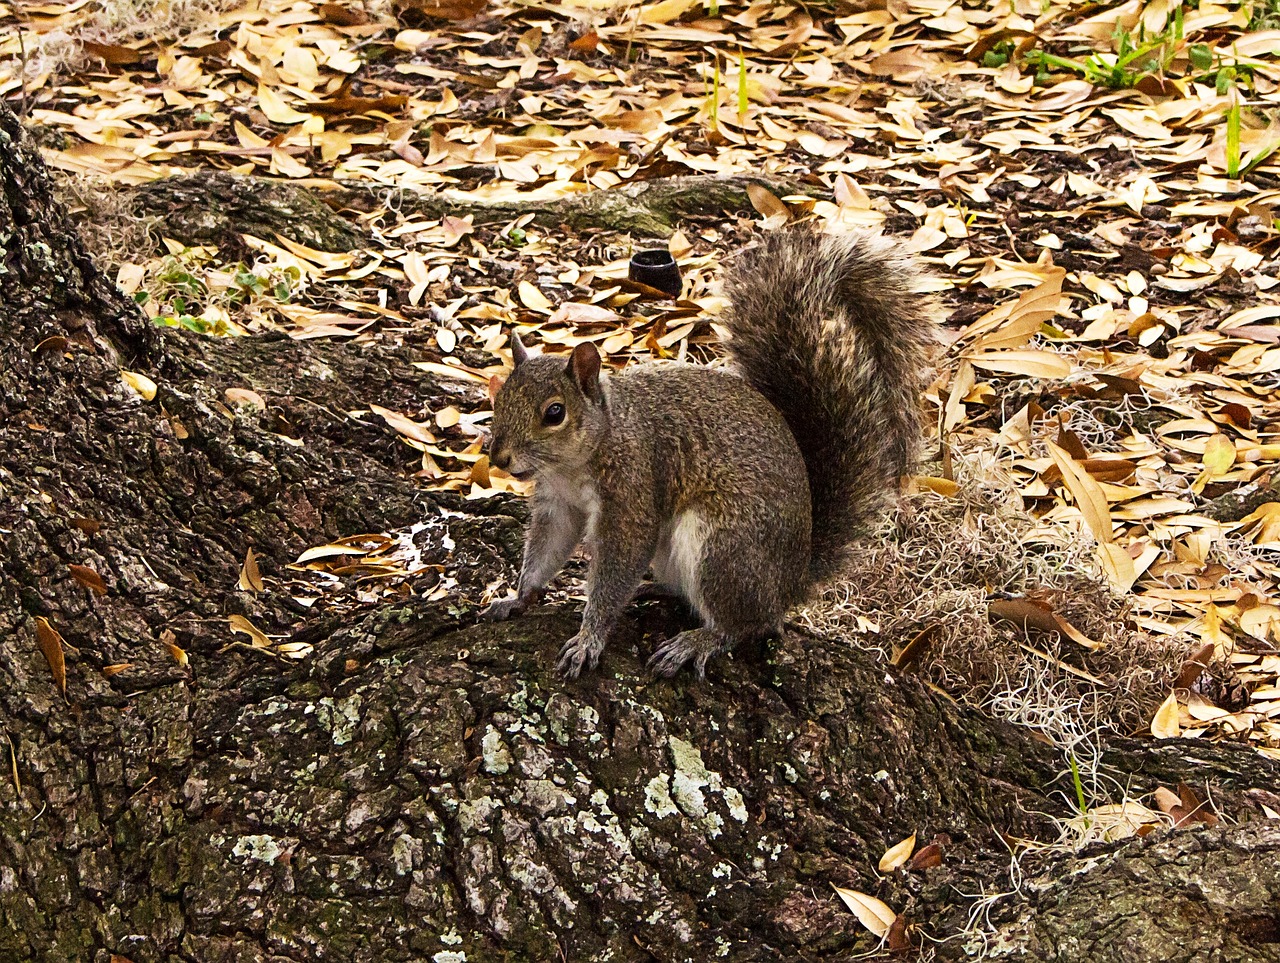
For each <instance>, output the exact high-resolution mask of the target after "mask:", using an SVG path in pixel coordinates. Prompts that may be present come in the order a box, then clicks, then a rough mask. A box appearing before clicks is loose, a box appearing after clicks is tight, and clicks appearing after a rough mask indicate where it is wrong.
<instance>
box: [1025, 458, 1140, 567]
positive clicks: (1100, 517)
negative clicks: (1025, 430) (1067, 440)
mask: <svg viewBox="0 0 1280 963" xmlns="http://www.w3.org/2000/svg"><path fill="white" fill-rule="evenodd" d="M1046 444H1047V445H1048V446H1049V454H1050V455H1051V456H1052V457H1053V463H1054V464H1055V465H1057V466H1058V470H1059V471H1060V472H1062V480H1063V482H1064V483H1065V484H1066V486H1067V489H1068V491H1070V492H1071V495H1072V497H1073V498H1074V499H1075V501H1076V508H1078V509H1080V514H1081V515H1083V516H1084V521H1085V524H1086V525H1088V526H1089V531H1091V532H1093V537H1094V538H1096V539H1097V540H1098V541H1099V542H1110V541H1111V538H1112V535H1111V511H1110V509H1108V508H1107V496H1106V495H1105V494H1104V493H1103V491H1102V486H1101V485H1099V484H1098V482H1097V481H1096V480H1095V479H1094V477H1093V476H1092V475H1090V474H1089V473H1088V472H1087V471H1085V470H1084V468H1082V467H1081V465H1080V463H1079V462H1078V461H1076V460H1075V459H1074V458H1072V457H1071V456H1070V455H1069V454H1067V453H1066V452H1065V451H1063V450H1062V449H1061V448H1059V447H1058V446H1057V445H1055V444H1054V443H1053V442H1051V441H1050V442H1046ZM1126 557H1127V556H1126ZM1132 564H1133V560H1132V559H1130V567H1132Z"/></svg>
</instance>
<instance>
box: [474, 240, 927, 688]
mask: <svg viewBox="0 0 1280 963" xmlns="http://www.w3.org/2000/svg"><path fill="white" fill-rule="evenodd" d="M921 278H922V275H921V273H920V271H919V270H918V269H917V267H916V265H915V263H914V261H913V259H912V258H910V257H909V256H905V255H903V254H901V253H899V252H898V251H897V250H895V247H894V243H893V242H892V241H891V240H888V239H886V238H883V237H878V236H871V235H867V234H861V233H850V234H843V235H823V234H819V233H816V232H814V231H811V230H807V229H797V228H791V229H787V230H783V231H780V232H776V233H773V234H770V235H766V236H765V238H764V239H763V240H762V241H761V242H760V243H759V244H757V245H755V246H754V247H752V248H748V249H747V250H746V251H745V252H744V253H743V254H742V255H740V256H739V258H738V260H737V263H736V264H735V265H733V266H732V267H731V269H730V271H729V274H728V277H727V278H726V281H725V293H726V294H727V295H728V298H729V302H730V309H729V311H728V313H727V315H726V317H725V319H724V322H723V324H724V327H725V328H726V329H727V331H728V334H729V340H728V343H727V345H726V348H727V351H728V355H729V360H730V362H731V365H732V369H733V370H725V369H718V368H708V367H703V366H700V365H693V364H683V363H675V362H655V363H648V364H641V365H637V366H635V367H630V368H626V369H625V370H622V371H620V372H618V373H615V374H605V373H603V372H602V371H601V365H600V354H599V352H598V351H597V350H596V348H595V346H594V345H593V344H591V343H589V342H583V343H580V344H578V345H577V346H576V347H575V348H574V349H573V353H572V354H571V355H570V356H569V357H568V359H567V360H566V359H565V357H563V356H559V357H556V356H551V355H531V354H530V353H529V352H528V351H527V350H526V349H525V347H524V345H523V344H522V343H521V342H520V339H519V338H518V337H517V336H516V335H515V334H514V333H513V334H512V336H511V347H512V355H513V360H514V368H513V370H512V372H511V374H510V376H509V377H508V378H507V380H506V381H505V383H502V384H501V387H500V388H497V390H496V393H495V394H494V397H493V403H494V404H493V425H492V438H491V442H490V461H491V463H492V464H493V465H495V466H497V467H498V468H500V469H503V470H504V471H507V472H509V473H510V474H511V475H513V476H515V477H516V478H519V479H528V478H532V479H534V480H535V485H534V492H533V495H532V499H531V504H530V513H531V520H530V523H529V529H528V532H527V535H526V539H525V545H524V559H523V563H522V567H521V571H520V579H519V583H518V588H517V594H516V596H515V597H514V598H505V599H499V600H497V601H495V602H493V603H492V604H491V605H490V606H489V607H488V608H487V609H486V610H485V612H484V614H483V617H484V618H486V619H490V620H500V619H506V618H509V617H511V616H513V615H518V614H520V613H522V612H524V611H525V610H526V609H527V608H528V607H529V606H530V605H531V604H533V603H534V602H535V601H536V600H537V599H538V598H539V597H540V595H541V592H542V589H543V588H544V586H546V584H547V583H548V582H549V581H551V579H552V578H554V577H555V575H556V574H557V573H558V572H559V571H560V569H561V568H562V567H563V566H564V564H565V563H566V562H567V561H568V559H569V557H570V555H572V554H573V552H574V550H575V549H576V548H577V546H578V544H579V543H580V542H585V543H586V546H587V548H588V550H589V552H590V556H591V561H590V567H589V572H588V584H587V605H586V610H585V612H584V614H583V618H582V626H581V629H580V631H579V632H578V634H577V635H575V636H574V637H573V638H572V639H570V640H569V641H568V642H566V643H565V644H564V647H563V648H562V649H561V651H560V655H559V659H558V661H557V668H558V669H559V671H560V672H561V674H562V675H564V676H565V677H568V678H576V677H577V676H578V674H579V673H580V672H581V671H582V670H583V669H584V668H594V667H595V665H596V663H597V661H598V660H599V658H600V653H601V651H602V650H603V649H604V647H605V643H606V642H607V641H608V638H609V635H610V632H611V631H612V629H613V628H614V626H615V624H616V622H617V620H618V617H619V615H620V614H621V613H622V611H623V609H624V608H625V606H626V605H627V604H628V603H629V602H630V601H631V599H632V597H633V595H634V594H635V591H636V589H637V588H638V587H639V585H640V582H641V580H642V578H643V577H644V575H645V572H646V571H647V570H649V569H650V568H652V570H653V573H654V576H655V579H656V580H657V581H659V582H661V583H663V584H665V585H666V586H667V587H669V588H672V589H675V590H676V591H677V592H678V593H679V594H680V595H682V596H683V597H684V598H685V599H686V600H687V601H688V602H689V603H690V605H691V606H692V608H693V609H694V610H695V612H696V613H697V614H698V616H699V617H700V619H701V623H702V624H701V627H699V628H695V629H691V630H689V631H685V632H680V633H679V634H677V635H675V636H674V637H672V638H670V639H667V640H666V641H665V642H662V643H661V644H660V645H658V647H657V649H656V650H655V651H654V653H653V656H652V658H651V659H650V660H649V667H650V668H651V669H652V670H653V671H654V672H655V673H656V674H658V675H662V676H671V675H674V674H675V673H676V672H677V671H678V670H679V669H680V668H681V667H682V666H683V665H685V664H687V663H692V665H693V668H694V670H695V672H696V673H697V676H698V678H699V679H701V678H703V677H704V674H705V670H706V664H707V660H708V659H710V658H711V657H712V656H714V655H716V654H717V653H721V652H725V651H728V650H729V649H731V648H732V647H733V646H734V645H735V644H738V643H743V642H752V641H763V640H764V639H767V638H770V637H774V636H777V635H780V634H781V632H782V628H783V618H784V616H785V614H786V612H787V611H788V609H790V608H791V607H792V606H794V605H796V604H797V603H799V602H800V601H802V600H803V599H804V597H805V595H806V594H807V592H808V591H809V589H810V588H812V587H813V586H814V585H815V584H817V583H818V582H820V581H822V580H824V579H826V578H829V577H830V576H831V575H833V574H834V573H835V572H836V571H837V569H838V568H839V567H840V565H841V563H842V562H843V561H845V560H846V559H847V557H848V554H849V552H850V546H851V543H852V542H853V540H854V539H855V537H856V536H858V535H859V534H863V533H864V532H865V529H866V528H867V526H868V523H869V522H871V521H873V520H874V519H875V518H876V517H877V516H878V515H879V514H880V513H881V512H882V510H883V509H884V507H885V503H886V501H887V500H888V497H889V495H890V494H891V493H892V492H895V491H896V489H897V486H898V482H899V479H900V478H901V476H902V475H903V473H904V472H905V471H906V469H907V466H908V463H909V461H910V459H911V457H912V454H913V450H914V448H915V446H916V444H917V442H918V438H919V435H920V430H921V428H920V420H919V397H918V392H919V389H920V385H921V378H922V375H923V373H924V370H925V367H926V365H927V363H928V361H929V360H930V354H931V349H932V345H933V344H934V342H935V340H936V338H935V333H934V332H935V324H936V322H935V320H934V301H933V299H932V298H931V297H930V296H929V295H927V294H925V293H923V291H922V284H921ZM496 384H497V383H496V379H495V382H494V385H495V387H496Z"/></svg>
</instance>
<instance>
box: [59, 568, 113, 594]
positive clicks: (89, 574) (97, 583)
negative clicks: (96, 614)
mask: <svg viewBox="0 0 1280 963" xmlns="http://www.w3.org/2000/svg"><path fill="white" fill-rule="evenodd" d="M67 567H68V568H69V569H71V576H72V577H73V578H74V579H75V580H76V581H77V582H79V583H80V584H81V585H83V586H84V587H85V588H87V589H90V590H91V591H93V592H95V593H97V594H98V595H106V594H107V583H106V582H104V581H103V580H102V576H101V575H99V574H98V573H97V572H95V571H94V570H93V569H91V568H89V566H87V565H69V566H67Z"/></svg>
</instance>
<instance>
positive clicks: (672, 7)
mask: <svg viewBox="0 0 1280 963" xmlns="http://www.w3.org/2000/svg"><path fill="white" fill-rule="evenodd" d="M697 2H698V0H659V2H658V3H652V4H649V5H648V6H647V7H642V8H641V9H640V18H639V19H640V22H641V23H670V22H671V21H672V20H675V19H677V18H679V17H681V16H683V15H684V13H685V12H686V11H688V10H689V9H690V8H692V7H693V5H694V4H695V3H697Z"/></svg>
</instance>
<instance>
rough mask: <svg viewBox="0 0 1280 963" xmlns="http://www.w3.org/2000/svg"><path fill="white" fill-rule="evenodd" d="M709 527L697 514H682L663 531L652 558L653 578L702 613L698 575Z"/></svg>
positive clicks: (692, 512) (665, 526) (690, 512)
mask: <svg viewBox="0 0 1280 963" xmlns="http://www.w3.org/2000/svg"><path fill="white" fill-rule="evenodd" d="M707 530H708V526H707V523H706V522H705V521H703V520H702V518H700V517H699V516H698V514H697V512H695V511H692V510H690V511H685V512H681V513H680V514H679V515H677V516H676V517H675V518H673V519H672V520H671V521H670V522H668V523H667V524H666V525H664V526H663V527H662V532H661V533H660V534H659V536H658V548H657V550H656V551H655V552H654V555H653V575H654V578H655V579H657V580H658V581H659V582H661V583H662V584H663V585H665V586H667V588H669V589H672V590H673V591H676V592H679V593H680V594H681V595H682V596H684V598H685V599H686V600H687V601H688V602H689V604H690V605H692V606H693V607H694V608H695V609H697V610H698V611H701V610H702V591H701V589H700V587H699V572H700V569H701V565H702V555H703V547H704V545H705V543H706V538H707Z"/></svg>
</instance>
